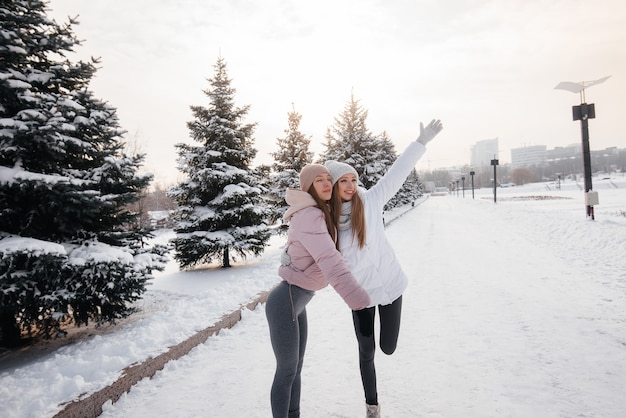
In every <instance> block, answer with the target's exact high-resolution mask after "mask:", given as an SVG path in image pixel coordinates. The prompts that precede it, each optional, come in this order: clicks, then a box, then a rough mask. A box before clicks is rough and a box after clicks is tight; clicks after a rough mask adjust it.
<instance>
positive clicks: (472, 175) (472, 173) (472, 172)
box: [470, 170, 476, 199]
mask: <svg viewBox="0 0 626 418" xmlns="http://www.w3.org/2000/svg"><path fill="white" fill-rule="evenodd" d="M474 174H476V172H474V170H472V171H470V176H471V177H472V199H473V198H474Z"/></svg>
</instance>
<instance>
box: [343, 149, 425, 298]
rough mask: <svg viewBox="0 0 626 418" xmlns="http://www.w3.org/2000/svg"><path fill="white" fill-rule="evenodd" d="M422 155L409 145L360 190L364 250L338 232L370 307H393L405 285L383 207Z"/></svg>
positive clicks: (349, 231)
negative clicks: (391, 243) (373, 181)
mask: <svg viewBox="0 0 626 418" xmlns="http://www.w3.org/2000/svg"><path fill="white" fill-rule="evenodd" d="M425 151H426V148H425V147H424V145H422V144H420V143H419V142H417V141H414V142H412V143H411V144H409V146H407V148H406V149H405V150H404V152H403V153H402V154H401V155H400V156H399V157H398V158H397V159H396V161H395V162H394V163H393V165H392V166H391V167H390V168H389V171H387V173H386V174H385V175H384V176H383V177H382V178H381V179H380V180H379V181H378V183H377V184H376V185H375V186H373V187H372V188H371V189H369V190H365V189H364V188H362V187H359V190H358V193H359V196H360V197H361V200H362V201H363V205H364V207H365V227H366V232H367V233H366V245H365V247H363V248H359V246H358V243H357V242H356V241H355V242H353V239H352V228H348V229H346V230H341V231H339V245H340V248H339V250H340V251H341V254H342V255H343V258H344V259H345V260H346V264H347V265H348V268H349V269H350V271H351V272H352V274H353V275H354V276H355V277H356V279H357V281H358V282H359V283H360V284H361V286H363V288H364V289H365V290H366V291H367V293H368V294H369V295H370V298H371V304H370V306H376V305H388V304H390V303H392V302H393V301H394V300H396V299H397V298H398V297H400V296H401V295H402V293H404V291H405V290H406V287H407V285H408V279H407V276H406V274H405V273H404V272H403V271H402V267H401V266H400V263H399V262H398V260H397V259H396V256H395V253H394V251H393V248H392V247H391V245H390V244H389V242H388V241H387V238H386V236H385V226H384V220H383V207H384V206H385V203H387V202H388V201H389V199H391V198H392V197H393V196H394V195H395V194H396V193H397V192H398V190H400V188H401V187H402V184H403V183H404V181H405V180H406V178H407V177H408V175H409V174H410V173H411V170H412V169H413V168H414V167H415V164H417V161H418V160H419V159H420V158H421V157H422V155H424V152H425Z"/></svg>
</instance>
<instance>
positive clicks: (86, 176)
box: [0, 0, 419, 345]
mask: <svg viewBox="0 0 626 418" xmlns="http://www.w3.org/2000/svg"><path fill="white" fill-rule="evenodd" d="M46 3H47V2H46V1H43V0H14V1H10V2H4V1H3V2H2V5H1V6H0V22H1V25H2V26H1V28H0V29H1V30H0V33H1V34H2V36H0V345H15V344H19V343H20V340H21V338H22V336H23V335H25V334H31V335H35V334H43V335H44V336H53V335H57V334H62V333H63V331H62V328H63V327H64V326H65V324H69V323H74V324H76V325H80V324H87V323H88V322H90V321H95V322H96V323H102V322H105V321H114V320H115V319H117V318H120V317H123V316H126V315H128V314H129V313H131V312H132V302H134V301H136V300H137V299H139V298H140V297H141V295H142V294H143V292H144V291H145V289H146V283H147V281H148V280H149V279H150V278H151V277H152V276H151V274H152V272H153V271H154V270H159V269H162V268H163V267H164V263H165V261H166V258H165V257H166V255H167V253H168V251H169V250H170V249H169V248H166V247H163V246H152V245H147V242H148V240H149V238H150V237H151V231H150V228H149V227H148V226H147V223H146V222H145V220H142V219H141V217H140V214H141V213H142V210H141V203H140V202H141V197H142V196H143V195H144V194H145V191H146V190H147V188H148V186H149V184H150V182H151V180H152V176H151V175H141V174H139V169H140V167H141V165H142V164H143V160H144V155H142V154H135V155H128V154H127V152H125V151H124V149H125V143H124V135H125V132H124V131H123V130H122V129H121V127H120V125H119V122H118V118H117V115H116V109H115V108H113V107H112V106H110V105H109V104H108V103H106V102H104V101H102V100H99V99H97V98H96V97H94V94H93V93H92V92H91V91H90V90H89V84H90V81H91V79H92V77H93V76H94V74H95V72H96V65H97V64H98V61H97V60H93V59H92V60H91V61H90V62H83V61H79V62H77V63H74V62H71V61H70V60H69V59H68V58H67V56H68V55H69V53H71V52H72V51H73V50H74V48H75V47H76V46H77V45H80V42H79V41H78V40H77V39H76V37H75V36H74V34H73V31H72V25H74V24H76V23H77V22H75V21H74V20H70V21H69V22H68V23H67V24H65V25H59V24H57V23H56V22H55V21H53V20H50V19H49V18H47V16H46ZM214 68H215V74H214V77H213V78H211V79H210V80H209V82H210V88H209V89H207V90H206V91H205V94H206V96H207V97H208V99H209V100H208V101H209V104H208V106H207V107H202V106H192V107H191V110H192V112H193V120H192V121H190V122H188V129H189V133H190V137H191V139H192V140H193V141H194V145H189V144H183V143H181V144H177V146H176V147H177V152H178V159H177V162H178V167H179V170H180V171H181V172H182V173H184V174H185V176H184V177H185V180H183V181H181V182H180V183H179V184H177V185H176V186H174V187H172V188H171V189H170V190H169V191H168V195H169V197H170V198H171V199H173V200H174V202H175V203H176V206H175V208H174V210H173V218H174V222H175V232H176V236H175V238H174V239H173V240H172V242H171V246H172V248H173V249H174V256H175V258H176V260H177V261H178V263H179V264H180V266H181V268H190V267H193V266H197V265H201V264H204V263H209V262H213V261H216V260H217V261H219V262H221V263H222V265H223V266H224V267H227V266H229V265H230V262H231V260H234V259H236V258H238V257H239V258H245V257H246V256H249V255H259V254H261V253H262V252H263V250H264V248H265V247H266V246H267V243H268V239H269V237H270V236H271V234H272V233H274V232H275V231H279V232H280V231H281V230H282V228H280V227H277V225H280V221H279V220H280V218H281V217H282V214H283V213H284V210H285V205H286V203H285V202H284V199H283V197H284V192H285V189H286V188H287V187H298V173H299V172H300V170H301V169H302V167H303V166H304V165H305V164H307V163H310V162H313V158H314V156H313V153H312V152H311V151H310V150H309V145H310V138H309V137H307V136H306V135H304V134H302V133H301V132H300V129H299V124H300V121H301V115H299V114H298V113H297V112H296V111H295V109H294V110H292V111H291V112H289V114H288V127H287V129H286V130H285V133H286V135H285V137H283V138H278V140H277V148H278V150H277V151H276V152H275V153H274V154H273V156H274V159H275V162H274V164H273V165H272V166H260V167H252V166H251V164H252V161H253V159H254V157H255V155H256V152H257V151H256V149H255V148H254V140H253V134H254V129H255V126H256V125H255V124H254V123H248V122H246V120H245V118H246V115H247V112H248V110H249V106H243V107H238V106H236V104H235V96H234V95H235V89H234V88H233V87H232V86H231V80H230V79H229V78H228V74H227V71H226V64H225V62H224V60H223V59H222V58H221V57H220V58H219V59H218V61H217V63H216V65H215V67H214ZM366 118H367V112H366V111H365V110H363V109H362V108H361V107H360V106H359V104H358V101H357V100H355V99H354V97H351V99H350V101H349V103H348V104H347V106H346V107H345V109H344V111H343V113H341V114H340V115H339V116H338V117H337V118H336V119H335V124H334V125H333V126H332V127H331V128H329V130H328V132H327V134H326V152H325V153H324V154H323V155H320V156H319V157H318V162H319V161H324V160H327V159H336V160H340V161H346V162H348V163H350V164H352V165H353V166H354V167H355V168H356V169H357V171H358V172H360V173H361V176H360V181H361V183H362V184H363V185H364V186H366V187H369V186H371V185H372V184H374V183H375V182H376V181H377V180H378V179H379V178H380V177H381V176H382V175H383V174H384V172H385V171H386V169H387V168H388V167H389V165H390V164H391V163H392V162H393V161H394V160H395V158H396V154H395V151H394V147H393V144H392V143H391V141H390V140H389V138H388V137H387V135H386V134H385V133H382V134H378V135H375V134H372V133H371V132H370V131H369V130H368V129H367V126H366ZM417 186H418V179H417V177H416V175H413V176H412V177H411V179H410V180H409V181H407V184H406V187H405V189H403V191H402V193H400V194H399V195H398V196H397V198H396V200H395V203H406V202H408V201H410V200H412V199H414V198H415V197H416V196H417V194H418V193H419V190H418V187H417ZM391 204H394V202H392V203H391ZM381 215H382V214H381Z"/></svg>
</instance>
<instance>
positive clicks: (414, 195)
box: [384, 169, 424, 210]
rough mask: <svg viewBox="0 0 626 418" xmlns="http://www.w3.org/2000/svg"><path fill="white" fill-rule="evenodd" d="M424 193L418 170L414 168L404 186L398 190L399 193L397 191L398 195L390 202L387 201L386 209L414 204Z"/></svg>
mask: <svg viewBox="0 0 626 418" xmlns="http://www.w3.org/2000/svg"><path fill="white" fill-rule="evenodd" d="M423 194H424V193H423V191H422V183H421V182H420V180H419V176H418V175H417V171H416V170H415V169H413V170H412V171H411V173H410V174H409V176H408V177H407V178H406V181H405V182H404V184H403V185H402V188H401V189H400V190H398V193H396V195H395V196H394V197H393V198H392V199H391V200H390V201H389V202H387V204H386V205H385V207H384V210H390V209H393V208H395V207H399V206H404V205H412V204H413V203H414V202H415V201H416V200H417V199H418V198H419V197H420V196H422V195H423Z"/></svg>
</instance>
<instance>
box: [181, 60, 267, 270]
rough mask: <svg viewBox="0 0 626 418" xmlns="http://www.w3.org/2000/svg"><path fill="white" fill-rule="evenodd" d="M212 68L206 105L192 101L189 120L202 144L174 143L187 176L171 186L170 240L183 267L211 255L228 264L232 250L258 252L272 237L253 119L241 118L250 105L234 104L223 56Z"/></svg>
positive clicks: (209, 259)
mask: <svg viewBox="0 0 626 418" xmlns="http://www.w3.org/2000/svg"><path fill="white" fill-rule="evenodd" d="M214 68H215V74H214V76H213V78H212V79H209V80H208V81H209V83H210V85H211V88H210V89H209V90H205V91H204V93H205V94H206V95H207V97H208V98H209V106H208V107H202V106H191V111H192V113H193V115H194V120H193V121H191V122H188V123H187V127H188V128H189V132H190V134H191V138H192V139H193V140H194V141H196V142H198V143H199V144H200V145H188V144H184V143H181V144H177V145H176V147H177V149H178V155H179V157H178V169H179V170H180V171H182V172H183V173H185V174H186V175H187V177H186V179H185V180H184V181H182V182H180V183H179V184H178V185H176V186H174V187H172V188H171V189H170V191H169V195H170V196H171V197H172V198H173V199H174V200H175V201H176V203H177V204H178V208H177V209H176V211H175V212H174V214H173V218H174V222H175V227H174V231H175V232H176V237H175V238H173V239H172V243H173V245H174V248H175V254H174V257H175V258H176V260H177V261H178V263H179V265H180V267H181V268H187V267H192V266H195V265H199V264H202V263H210V262H212V261H214V260H221V262H222V267H230V260H231V258H233V259H234V257H233V254H231V252H233V253H235V254H238V255H240V256H241V257H243V258H245V257H246V256H247V255H249V254H254V255H259V254H261V253H262V252H263V250H264V249H265V246H266V245H267V240H268V239H269V237H270V230H269V227H268V225H267V219H268V217H269V213H270V211H269V209H268V208H267V206H266V205H264V202H263V200H262V193H263V192H264V190H263V189H262V182H261V181H260V179H259V178H258V173H259V171H258V170H253V169H251V168H250V164H251V162H252V160H253V159H254V157H255V155H256V149H255V148H254V147H253V145H254V140H253V137H252V135H253V132H254V128H255V124H250V123H244V120H243V119H244V118H245V116H246V115H247V113H248V110H249V107H250V106H249V105H248V106H243V107H236V106H235V100H234V94H235V89H234V88H232V87H231V79H229V78H228V74H227V69H226V63H225V61H224V59H223V58H221V57H220V58H219V59H218V60H217V63H216V64H215V65H214ZM231 250H232V251H231Z"/></svg>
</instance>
